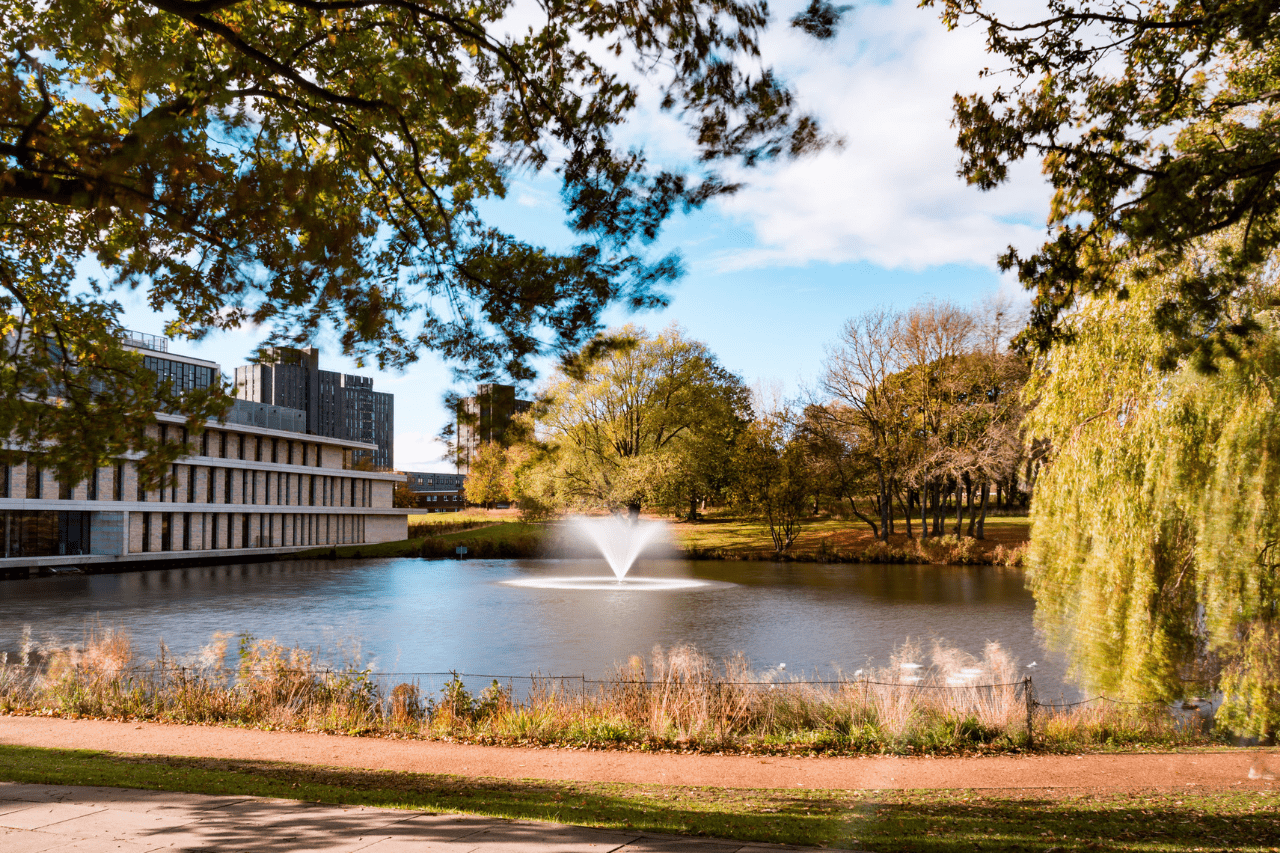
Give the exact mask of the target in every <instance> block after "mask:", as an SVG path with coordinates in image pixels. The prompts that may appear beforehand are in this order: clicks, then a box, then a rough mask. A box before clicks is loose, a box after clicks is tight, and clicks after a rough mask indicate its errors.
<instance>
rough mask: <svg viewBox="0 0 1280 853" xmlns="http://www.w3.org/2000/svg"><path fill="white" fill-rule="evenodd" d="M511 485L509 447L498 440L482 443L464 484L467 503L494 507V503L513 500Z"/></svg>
mask: <svg viewBox="0 0 1280 853" xmlns="http://www.w3.org/2000/svg"><path fill="white" fill-rule="evenodd" d="M511 485H512V484H511V468H510V465H509V464H508V461H507V448H505V447H503V446H502V445H501V444H499V443H498V442H496V441H491V442H488V443H486V444H482V445H480V448H479V449H478V450H477V451H476V452H475V454H474V455H473V456H472V457H471V467H470V469H469V470H468V471H467V481H466V484H465V485H464V486H463V494H464V496H465V497H466V500H467V503H469V504H475V505H476V506H483V507H487V508H489V509H493V505H494V504H497V503H506V502H508V501H510V500H511Z"/></svg>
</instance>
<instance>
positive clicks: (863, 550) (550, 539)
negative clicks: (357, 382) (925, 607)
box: [296, 511, 1030, 566]
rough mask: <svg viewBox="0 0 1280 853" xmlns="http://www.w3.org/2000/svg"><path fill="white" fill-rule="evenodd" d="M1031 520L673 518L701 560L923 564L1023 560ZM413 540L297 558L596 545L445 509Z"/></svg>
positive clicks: (544, 550)
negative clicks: (780, 529)
mask: <svg viewBox="0 0 1280 853" xmlns="http://www.w3.org/2000/svg"><path fill="white" fill-rule="evenodd" d="M1029 531H1030V526H1029V524H1028V521H1027V518H1026V517H1025V516H1018V517H1008V518H1003V517H1002V518H989V519H987V529H986V538H985V539H970V538H968V537H957V536H955V535H951V534H948V535H946V536H939V537H933V538H929V539H925V540H923V541H922V540H920V539H913V538H908V537H907V536H906V534H895V535H893V536H891V537H890V539H889V541H888V542H887V543H886V542H880V541H877V540H876V539H874V538H873V537H872V536H871V532H870V529H869V528H867V526H866V525H864V524H861V523H858V522H850V521H844V520H840V519H834V518H827V517H822V518H815V519H811V520H809V521H807V522H806V523H805V525H804V528H803V530H802V532H801V533H800V536H799V537H798V538H797V539H796V542H795V544H794V545H793V546H792V547H791V549H790V550H788V551H786V552H784V553H782V554H779V553H777V552H775V551H774V550H773V546H772V544H771V540H770V537H769V530H768V528H767V527H765V526H764V525H762V524H758V523H756V522H753V521H746V520H742V519H737V518H733V517H719V518H713V519H708V520H700V521H696V522H671V536H670V538H671V542H672V544H673V545H674V546H675V548H676V552H677V553H678V554H680V555H681V556H684V557H686V558H688V559H699V560H782V561H789V562H813V563H918V564H932V565H957V564H977V565H1001V566H1020V565H1021V563H1022V554H1023V551H1024V548H1025V544H1026V541H1027V537H1028V535H1029ZM409 532H410V538H409V539H406V540H403V541H400V542H384V543H381V544H378V545H341V546H337V547H330V548H313V549H310V550H308V551H304V552H302V553H300V554H298V555H297V556H296V558H297V559H322V558H326V557H335V558H361V557H425V558H430V559H441V558H448V557H454V556H456V554H457V549H458V547H459V546H465V547H466V549H467V557H468V558H471V559H476V558H479V559H485V558H490V559H502V558H505V559H518V558H538V557H577V556H589V555H591V554H593V553H594V551H592V550H590V549H589V548H586V547H584V546H583V545H581V544H580V543H577V542H576V541H574V540H573V539H572V538H571V537H566V536H565V535H564V533H563V531H562V530H561V529H560V527H559V525H558V524H556V523H550V524H544V523H535V524H525V523H521V522H519V521H514V520H511V519H510V514H509V513H508V514H505V515H502V516H495V515H491V514H486V513H484V512H483V511H476V512H475V513H473V514H464V513H457V514H453V513H439V514H433V515H425V516H424V515H419V516H410V523H409Z"/></svg>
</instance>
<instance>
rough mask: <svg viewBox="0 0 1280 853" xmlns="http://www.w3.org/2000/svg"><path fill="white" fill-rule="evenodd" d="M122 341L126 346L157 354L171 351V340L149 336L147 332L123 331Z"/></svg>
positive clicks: (158, 336) (121, 334) (121, 331)
mask: <svg viewBox="0 0 1280 853" xmlns="http://www.w3.org/2000/svg"><path fill="white" fill-rule="evenodd" d="M120 339H121V340H122V341H124V342H125V343H126V344H128V345H130V346H135V347H141V348H142V349H149V350H155V351H156V352H168V351H169V339H168V338H166V337H162V336H160V335H149V334H147V333H146V332H135V331H133V330H132V329H121V330H120Z"/></svg>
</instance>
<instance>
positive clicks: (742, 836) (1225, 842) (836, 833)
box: [0, 746, 1280, 853]
mask: <svg viewBox="0 0 1280 853" xmlns="http://www.w3.org/2000/svg"><path fill="white" fill-rule="evenodd" d="M536 757H537V753H536V752H531V753H530V754H529V758H530V763H531V764H532V765H534V766H536ZM0 779H3V780H6V781H12V782H28V783H41V784H61V785H101V786H107V787H127V788H140V789H146V790H162V791H181V792H188V793H200V794H222V795H226V794H232V795H248V796H265V797H279V798H284V799H297V800H306V801H310V802H315V801H321V802H328V803H340V804H344V805H368V806H383V807H392V808H407V809H423V810H429V811H436V812H462V813H467V814H479V815H487V816H492V817H503V818H519V819H532V820H549V821H557V822H561V823H570V824H576V825H580V826H595V827H604V828H616V829H628V830H641V831H645V832H656V833H675V834H684V835H705V836H714V837H720V838H730V839H736V840H740V841H766V842H778V843H789V844H802V845H815V846H831V847H842V848H857V849H862V850H868V851H876V853H881V851H883V853H897V851H925V853H960V851H974V850H981V851H998V852H999V853H1003V851H1009V852H1010V853H1012V851H1037V853H1052V851H1092V850H1110V851H1133V853H1161V851H1169V853H1173V852H1174V851H1179V853H1181V851H1196V850H1208V851H1224V853H1225V851H1235V850H1245V851H1265V850H1270V851H1275V850H1277V849H1280V848H1277V846H1276V845H1277V839H1280V831H1278V829H1280V819H1277V817H1276V815H1277V811H1278V810H1280V792H1276V791H1224V792H1209V793H1198V794H1190V793H1185V792H1182V791H1171V792H1147V793H1138V794H1123V793H1122V794H1116V793H1107V794H1081V793H1078V792H1067V793H1063V792H1058V791H1053V790H1047V791H1030V792H994V793H993V792H977V791H962V790H958V791H823V790H815V791H808V790H768V789H754V790H752V789H722V788H690V787H675V786H662V785H629V784H610V783H598V782H553V781H541V780H503V779H492V778H482V779H471V778H466V777H461V776H444V775H430V774H420V773H395V772H390V771H370V770H347V769H338V768H327V767H312V766H307V765H296V764H284V763H276V762H261V761H229V760H218V759H199V758H179V757H164V756H140V755H121V754H116V753H107V752H90V751H78V750H60V749H36V748H31V747H16V746H0Z"/></svg>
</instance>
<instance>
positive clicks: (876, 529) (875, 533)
mask: <svg viewBox="0 0 1280 853" xmlns="http://www.w3.org/2000/svg"><path fill="white" fill-rule="evenodd" d="M849 506H850V507H851V508H852V509H853V514H854V515H856V516H857V517H858V518H860V519H862V520H863V521H865V522H866V523H867V524H869V525H870V526H871V537H872V538H873V539H879V538H880V526H879V525H877V524H876V523H875V522H874V521H872V520H871V519H869V518H867V517H866V516H865V515H863V514H862V510H860V509H858V502H857V501H855V500H854V499H853V498H849Z"/></svg>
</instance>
